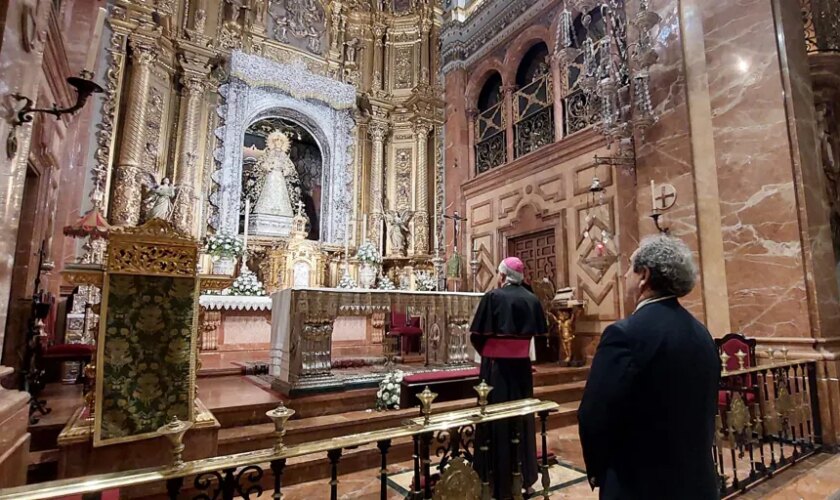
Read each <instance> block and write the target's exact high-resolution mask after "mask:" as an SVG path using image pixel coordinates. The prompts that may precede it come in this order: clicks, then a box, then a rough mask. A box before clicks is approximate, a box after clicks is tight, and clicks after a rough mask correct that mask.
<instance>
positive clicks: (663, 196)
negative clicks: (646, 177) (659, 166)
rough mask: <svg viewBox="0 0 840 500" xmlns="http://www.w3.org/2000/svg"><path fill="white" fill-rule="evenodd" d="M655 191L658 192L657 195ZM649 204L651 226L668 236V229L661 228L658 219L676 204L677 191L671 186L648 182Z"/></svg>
mask: <svg viewBox="0 0 840 500" xmlns="http://www.w3.org/2000/svg"><path fill="white" fill-rule="evenodd" d="M657 189H658V190H659V191H658V193H657ZM650 202H651V206H652V209H653V212H652V213H651V214H650V218H651V219H653V224H654V225H655V226H656V229H657V230H659V232H660V233H662V234H668V233H669V232H670V228H668V227H662V225H661V224H662V223H661V222H660V219H661V218H662V215H663V214H664V213H665V211H667V210H668V209H670V208H671V207H673V206H674V205H675V204H676V203H677V189H676V188H675V187H674V186H672V185H671V184H660V185H658V186H657V185H656V183H655V182H654V181H653V180H651V181H650Z"/></svg>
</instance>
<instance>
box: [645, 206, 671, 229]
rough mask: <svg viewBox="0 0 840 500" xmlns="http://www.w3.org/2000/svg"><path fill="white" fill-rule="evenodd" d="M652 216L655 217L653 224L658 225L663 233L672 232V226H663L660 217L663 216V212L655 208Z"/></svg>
mask: <svg viewBox="0 0 840 500" xmlns="http://www.w3.org/2000/svg"><path fill="white" fill-rule="evenodd" d="M650 218H651V219H653V224H654V225H655V226H656V229H658V230H659V232H660V233H661V234H670V233H671V228H670V227H662V226H661V225H660V224H661V223H660V222H659V219H661V218H662V212H661V211H659V210H655V211H654V212H653V213H652V214H650Z"/></svg>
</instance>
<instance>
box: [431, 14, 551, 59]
mask: <svg viewBox="0 0 840 500" xmlns="http://www.w3.org/2000/svg"><path fill="white" fill-rule="evenodd" d="M554 2H555V0H536V1H534V0H513V1H511V0H487V1H485V2H484V4H482V5H481V6H479V7H478V9H476V11H475V12H474V13H472V14H471V15H470V16H469V17H468V18H467V19H466V20H465V21H464V22H457V21H455V22H450V23H446V24H444V26H443V28H442V33H441V41H442V49H441V61H442V63H443V73H444V74H446V73H448V72H450V71H452V70H454V69H458V68H466V67H469V66H471V65H472V64H474V63H475V62H476V61H477V60H479V59H481V58H482V57H484V56H485V55H487V54H488V53H490V52H492V51H493V50H495V48H496V47H497V46H498V45H500V44H501V42H502V41H503V40H505V39H506V38H508V37H509V36H511V35H512V34H514V33H515V32H518V31H520V30H521V29H522V28H523V27H525V26H527V25H529V24H532V23H533V22H534V19H536V18H537V17H538V16H539V14H540V13H541V12H543V11H544V10H546V9H547V8H549V7H551V6H552V5H553V4H554ZM551 15H553V13H552V14H551Z"/></svg>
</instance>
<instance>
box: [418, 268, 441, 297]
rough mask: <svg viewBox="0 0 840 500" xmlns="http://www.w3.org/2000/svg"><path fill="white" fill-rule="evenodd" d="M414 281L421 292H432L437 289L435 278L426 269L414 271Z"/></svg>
mask: <svg viewBox="0 0 840 500" xmlns="http://www.w3.org/2000/svg"><path fill="white" fill-rule="evenodd" d="M414 283H415V284H416V285H417V289H418V290H420V291H423V292H433V291H435V290H437V280H436V279H435V277H434V275H432V273H430V272H428V271H417V272H415V273H414Z"/></svg>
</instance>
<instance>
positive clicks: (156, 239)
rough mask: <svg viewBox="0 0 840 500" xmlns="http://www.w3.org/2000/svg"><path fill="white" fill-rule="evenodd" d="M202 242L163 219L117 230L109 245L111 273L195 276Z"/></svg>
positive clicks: (112, 235)
mask: <svg viewBox="0 0 840 500" xmlns="http://www.w3.org/2000/svg"><path fill="white" fill-rule="evenodd" d="M197 261H198V244H197V243H196V242H195V240H192V239H190V238H185V237H183V236H182V235H180V234H179V233H178V231H177V230H176V229H175V227H174V226H173V225H172V224H170V223H169V222H167V221H165V220H162V219H152V220H150V221H149V222H147V223H146V224H143V225H142V226H138V227H129V228H124V229H122V230H116V231H114V232H113V233H112V234H111V238H110V245H109V248H108V266H107V271H108V272H109V273H129V274H144V275H156V276H195V272H196V263H197Z"/></svg>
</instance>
